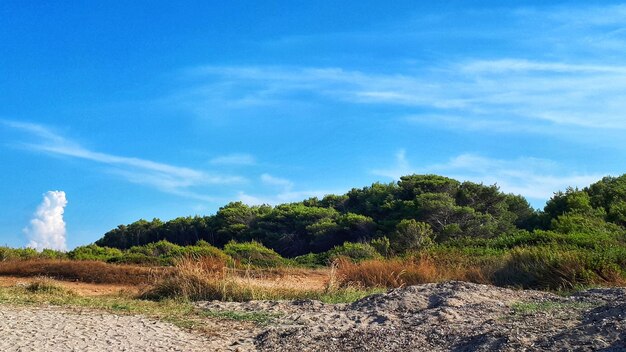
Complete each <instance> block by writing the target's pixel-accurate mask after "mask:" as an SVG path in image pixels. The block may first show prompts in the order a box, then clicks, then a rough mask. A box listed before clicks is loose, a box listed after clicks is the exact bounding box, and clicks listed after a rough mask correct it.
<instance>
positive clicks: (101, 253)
mask: <svg viewBox="0 0 626 352" xmlns="http://www.w3.org/2000/svg"><path fill="white" fill-rule="evenodd" d="M67 256H68V258H70V259H74V260H100V261H107V260H110V259H111V258H115V257H120V256H122V251H121V250H119V249H117V248H110V247H100V246H98V245H95V244H90V245H87V246H81V247H76V248H74V249H73V250H71V251H70V252H68V253H67Z"/></svg>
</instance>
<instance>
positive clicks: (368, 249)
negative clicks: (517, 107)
mask: <svg viewBox="0 0 626 352" xmlns="http://www.w3.org/2000/svg"><path fill="white" fill-rule="evenodd" d="M340 257H346V258H350V260H352V261H353V262H360V261H363V260H370V259H382V256H381V255H380V254H379V253H378V252H377V251H376V249H375V248H374V247H372V246H371V245H369V244H367V243H353V242H345V243H344V244H342V245H341V246H336V247H334V248H333V249H331V250H330V251H328V258H329V259H330V260H334V259H337V258H340Z"/></svg>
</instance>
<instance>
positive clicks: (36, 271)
mask: <svg viewBox="0 0 626 352" xmlns="http://www.w3.org/2000/svg"><path fill="white" fill-rule="evenodd" d="M168 270H169V269H168V268H150V267H143V266H134V265H118V264H107V263H103V262H99V261H87V260H85V261H81V260H67V259H30V260H11V261H4V262H0V275H4V276H19V277H38V276H47V277H51V278H55V279H60V280H68V281H81V282H89V283H99V284H105V283H106V284H122V285H147V284H150V283H152V282H153V281H154V279H155V277H157V276H159V277H160V276H162V275H164V274H165V273H167V272H168Z"/></svg>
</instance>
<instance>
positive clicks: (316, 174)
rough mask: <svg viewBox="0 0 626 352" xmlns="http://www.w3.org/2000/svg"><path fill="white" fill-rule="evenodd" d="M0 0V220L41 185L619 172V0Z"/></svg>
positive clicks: (163, 202) (73, 192) (100, 204)
mask: <svg viewBox="0 0 626 352" xmlns="http://www.w3.org/2000/svg"><path fill="white" fill-rule="evenodd" d="M337 3H338V2H336V1H315V2H313V1H270V2H252V1H196V2H194V1H185V2H183V5H181V4H179V3H175V2H159V1H149V2H148V1H144V2H142V1H133V2H132V4H130V5H129V2H122V1H107V2H105V3H103V2H96V1H81V2H73V4H71V5H70V2H62V4H58V3H57V4H52V3H49V4H48V3H45V2H40V1H7V0H5V1H2V2H1V3H0V16H1V17H2V18H3V25H2V26H0V164H1V165H2V170H3V172H2V179H1V182H0V235H1V236H2V237H1V238H0V239H1V242H3V243H2V244H8V245H11V246H23V245H26V244H27V243H28V239H27V238H26V236H25V232H24V231H23V229H24V228H25V227H26V226H27V225H28V224H29V221H30V219H31V217H32V216H33V213H34V212H35V209H37V206H38V204H39V203H40V202H41V201H42V194H44V193H46V192H48V191H56V190H59V191H64V192H65V193H66V196H67V206H66V208H65V214H64V219H65V222H66V226H67V242H68V247H70V248H71V247H74V246H76V245H81V244H86V243H91V242H93V241H94V240H96V239H98V238H99V237H100V236H101V235H102V234H103V233H104V232H106V231H107V230H109V229H111V228H114V227H116V226H117V225H118V224H123V223H129V222H133V221H135V220H137V219H139V218H147V219H152V218H154V217H158V218H161V219H163V220H168V219H171V218H174V217H178V216H187V215H195V214H199V215H204V214H212V213H214V212H215V211H216V210H217V209H218V208H219V207H220V206H222V205H224V204H226V203H227V202H229V201H234V200H242V201H244V202H247V203H249V204H258V203H270V204H276V203H281V202H290V201H297V200H301V199H303V198H306V197H309V196H322V195H324V194H327V193H343V192H345V191H347V190H349V189H350V188H352V187H362V186H366V185H369V184H371V183H372V182H375V181H382V182H391V181H393V180H395V179H397V178H398V177H399V176H400V175H403V174H410V173H436V174H443V175H447V176H451V177H455V178H458V179H460V180H472V181H478V182H480V181H482V182H484V183H487V184H493V183H497V184H498V185H499V186H500V187H501V188H502V190H504V191H506V192H512V193H517V194H522V195H524V196H526V197H527V198H528V199H529V200H530V201H531V203H532V204H533V205H534V206H535V207H543V204H544V203H545V201H546V199H548V198H549V197H550V196H551V194H552V192H553V191H556V190H559V189H565V187H567V186H585V185H588V184H589V183H592V182H594V181H595V180H597V179H599V178H601V177H602V176H605V175H621V174H622V173H624V172H625V171H626V169H625V168H624V165H626V153H625V152H626V138H624V137H623V136H624V132H625V130H626V58H625V56H624V52H626V4H622V3H619V2H610V1H602V2H600V1H584V2H583V1H581V2H551V3H550V4H549V5H546V2H544V1H535V2H531V1H528V2H516V3H515V4H514V5H508V4H503V2H501V1H446V2H433V1H419V2H417V1H391V2H390V1H386V2H383V1H343V2H340V4H337Z"/></svg>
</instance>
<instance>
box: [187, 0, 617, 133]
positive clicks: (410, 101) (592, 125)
mask: <svg viewBox="0 0 626 352" xmlns="http://www.w3.org/2000/svg"><path fill="white" fill-rule="evenodd" d="M493 11H500V12H503V13H500V12H499V13H498V14H497V15H498V16H503V18H506V20H503V21H502V26H503V27H504V28H501V29H500V28H499V31H498V37H497V38H493V37H492V36H490V35H487V34H489V33H491V32H493V28H492V27H490V26H486V27H480V26H479V28H477V29H475V30H474V31H473V32H472V34H471V35H472V36H473V37H475V38H482V36H481V32H480V31H484V32H485V33H482V34H484V35H485V37H487V38H490V39H489V40H492V41H494V42H495V43H497V44H498V45H505V47H506V48H508V50H504V49H503V50H502V51H500V52H502V54H498V53H492V54H491V55H489V54H487V55H486V54H485V52H476V55H473V54H474V53H473V52H472V51H471V50H468V51H467V52H465V53H464V55H463V56H450V58H449V59H447V60H446V61H436V62H435V61H428V60H417V61H416V62H419V64H416V63H408V64H397V63H394V65H390V66H386V67H385V70H384V71H382V70H372V69H355V68H353V67H308V66H258V65H248V66H214V65H206V66H201V67H197V68H192V69H189V70H187V71H186V72H185V76H186V77H193V79H194V81H193V82H194V84H195V86H194V87H193V88H191V89H189V91H188V92H187V93H188V94H187V96H186V97H187V99H186V100H185V101H186V104H188V106H196V107H198V106H204V105H207V101H210V102H211V104H209V105H212V106H213V105H214V103H215V102H218V104H221V105H222V106H225V107H226V108H233V107H234V106H239V107H241V106H255V107H259V106H280V105H284V104H294V103H295V102H298V101H302V102H305V101H306V102H311V101H312V100H314V99H322V100H330V101H334V102H340V103H347V104H359V105H365V104H367V105H381V106H385V105H386V106H390V107H393V108H395V107H401V108H403V110H404V115H411V116H413V119H412V122H413V123H415V122H418V123H420V122H422V121H424V122H426V123H428V122H429V121H431V119H430V118H429V117H433V116H437V117H448V120H450V117H454V120H455V121H451V122H454V123H451V124H450V126H451V128H456V127H457V126H458V127H460V128H470V129H486V130H492V131H496V132H513V133H520V132H525V133H536V132H542V131H546V130H549V131H550V132H551V133H561V132H563V131H564V130H568V129H578V130H583V129H594V130H602V129H604V130H606V129H626V118H625V117H624V116H625V115H624V111H626V99H624V98H623V95H624V94H623V92H625V91H626V62H625V61H624V59H623V55H622V53H623V51H624V50H626V35H625V34H626V26H624V23H626V5H606V6H586V5H580V6H575V7H572V6H543V7H541V8H521V9H505V10H502V9H498V10H493ZM455 15H456V16H461V15H463V16H467V17H468V18H469V19H468V21H469V22H471V21H472V18H473V20H474V21H481V17H480V16H487V15H489V16H494V14H493V13H488V14H487V15H485V14H484V13H481V12H480V11H478V12H476V13H467V14H455ZM472 16H474V17H472ZM444 20H450V17H446V16H442V17H440V18H439V17H432V16H431V17H430V18H427V20H426V21H424V19H423V18H418V19H417V20H415V19H414V20H412V21H409V23H407V24H403V25H397V26H395V27H391V28H389V27H387V28H384V29H382V30H381V31H380V32H375V31H374V32H372V33H355V34H354V36H356V37H354V38H353V37H351V36H350V34H345V33H344V34H342V35H341V36H339V37H338V38H339V39H338V38H335V39H333V40H340V41H345V42H346V43H349V44H354V43H353V42H354V41H357V39H358V40H363V39H364V38H366V37H368V36H370V37H372V38H373V40H375V41H380V39H381V38H383V37H385V36H386V38H388V39H389V40H397V41H398V42H400V43H403V44H402V45H406V40H407V36H409V35H413V36H415V35H417V33H420V32H421V30H424V29H425V28H422V27H421V26H425V25H427V26H429V27H432V28H446V29H448V27H441V26H443V25H442V23H438V22H437V21H444ZM482 20H484V19H482ZM481 28H482V29H481ZM466 30H467V28H465V27H462V26H461V27H459V28H457V27H452V28H449V32H450V33H454V32H455V31H458V32H459V33H460V32H463V31H466ZM487 32H488V33H487ZM396 35H398V36H400V37H397V38H396ZM429 35H430V36H431V37H432V36H433V35H434V34H433V33H430V34H429ZM446 35H453V34H446ZM431 39H432V38H431ZM414 40H417V41H418V42H419V41H420V40H426V39H425V38H424V37H421V36H420V37H419V38H418V39H414ZM287 42H289V43H291V42H290V41H287ZM418 42H416V43H418ZM502 43H506V44H502ZM290 45H292V44H290ZM511 48H513V49H512V50H511ZM617 49H621V50H617ZM582 52H584V55H582V54H581V53H582ZM473 57H476V58H475V59H474V58H473ZM407 62H410V60H407ZM441 121H443V122H445V119H441Z"/></svg>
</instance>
